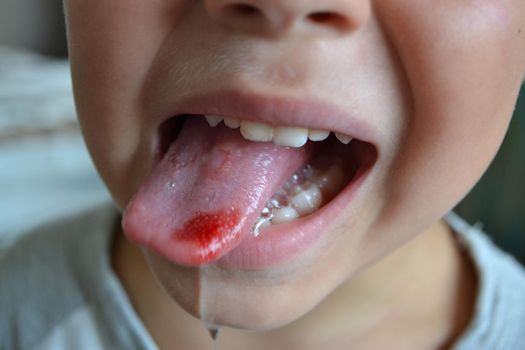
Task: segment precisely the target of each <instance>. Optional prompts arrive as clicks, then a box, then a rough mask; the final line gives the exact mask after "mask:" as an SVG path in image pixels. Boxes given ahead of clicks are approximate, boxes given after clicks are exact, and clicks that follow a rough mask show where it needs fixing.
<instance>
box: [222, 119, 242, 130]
mask: <svg viewBox="0 0 525 350" xmlns="http://www.w3.org/2000/svg"><path fill="white" fill-rule="evenodd" d="M224 124H226V126H227V127H229V128H232V129H237V128H238V127H240V126H241V121H240V120H239V119H235V118H224Z"/></svg>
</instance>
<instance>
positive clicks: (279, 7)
mask: <svg viewBox="0 0 525 350" xmlns="http://www.w3.org/2000/svg"><path fill="white" fill-rule="evenodd" d="M370 2H371V0H205V6H206V10H207V11H208V13H209V15H210V17H211V18H212V19H213V20H215V21H216V22H217V23H218V24H219V25H221V26H222V27H224V28H227V29H228V30H231V31H236V32H247V33H255V34H259V35H276V36H278V35H284V34H289V33H301V34H319V33H331V34H336V35H340V34H348V33H350V32H353V31H355V30H357V29H358V28H360V27H362V26H363V25H364V24H365V23H366V22H367V21H368V19H369V17H370V12H371V4H370Z"/></svg>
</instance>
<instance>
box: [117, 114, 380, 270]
mask: <svg viewBox="0 0 525 350" xmlns="http://www.w3.org/2000/svg"><path fill="white" fill-rule="evenodd" d="M205 120H206V121H205ZM199 148H202V150H197V151H193V150H194V149H199ZM377 157H378V152H377V149H376V147H375V146H374V145H373V144H371V143H369V142H365V141H361V140H359V139H358V138H357V137H356V136H354V135H346V134H340V133H334V132H332V131H330V130H318V129H312V130H310V129H308V128H305V127H303V126H273V125H270V124H265V123H261V122H254V121H249V120H242V119H235V118H232V117H220V116H212V115H207V116H205V115H179V116H177V117H174V118H170V119H169V120H167V121H165V122H164V123H163V124H162V125H161V126H160V128H159V147H158V162H159V164H160V165H159V166H158V167H159V168H160V169H161V170H158V171H157V170H155V169H154V171H153V172H154V174H156V175H152V176H151V177H152V178H154V180H147V181H146V185H145V186H144V188H143V189H141V190H139V192H138V194H137V195H136V196H135V198H134V199H133V200H132V202H131V204H130V205H129V206H128V208H127V209H126V213H125V216H124V221H123V226H124V230H125V232H126V234H127V235H128V238H130V239H131V240H133V241H135V242H137V243H139V244H141V245H145V246H148V247H150V248H152V249H153V250H154V251H156V252H157V253H159V254H161V255H162V256H164V257H166V258H168V260H171V261H173V262H175V263H178V264H182V265H189V266H199V265H203V264H209V263H217V264H218V265H221V266H226V267H232V266H233V267H235V268H250V269H251V268H263V267H268V266H273V265H277V264H280V263H282V262H284V261H287V260H290V259H291V258H293V257H294V256H296V255H297V254H299V253H301V252H302V251H305V250H307V248H308V247H309V246H311V245H312V244H313V243H314V242H315V241H317V239H318V238H320V237H321V236H322V235H323V234H324V233H325V229H326V227H327V225H329V224H330V222H332V221H333V220H335V219H336V218H337V216H338V215H339V214H340V213H341V211H342V210H343V209H344V208H345V207H346V206H347V205H348V202H349V201H350V200H351V198H352V196H353V193H354V192H355V191H356V189H357V187H358V185H359V184H360V183H361V182H362V180H363V179H364V178H365V177H366V174H368V173H369V171H370V169H371V168H372V167H373V165H374V164H375V162H376V160H377ZM164 164H167V165H164ZM151 213H154V214H153V215H152V214H151Z"/></svg>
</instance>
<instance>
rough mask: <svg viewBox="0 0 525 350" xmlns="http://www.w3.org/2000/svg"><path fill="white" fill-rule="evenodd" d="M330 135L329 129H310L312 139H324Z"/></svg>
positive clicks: (309, 134)
mask: <svg viewBox="0 0 525 350" xmlns="http://www.w3.org/2000/svg"><path fill="white" fill-rule="evenodd" d="M329 135H330V131H328V130H310V132H309V133H308V138H309V139H310V140H312V141H323V140H324V139H326V138H327V137H328V136H329Z"/></svg>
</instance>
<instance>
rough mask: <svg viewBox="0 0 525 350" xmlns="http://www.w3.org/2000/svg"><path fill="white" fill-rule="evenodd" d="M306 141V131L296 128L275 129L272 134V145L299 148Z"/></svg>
mask: <svg viewBox="0 0 525 350" xmlns="http://www.w3.org/2000/svg"><path fill="white" fill-rule="evenodd" d="M306 141H308V129H306V128H296V127H287V126H286V127H282V126H281V127H277V128H275V129H274V133H273V143H275V144H276V145H279V146H288V147H301V146H304V144H305V143H306Z"/></svg>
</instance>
